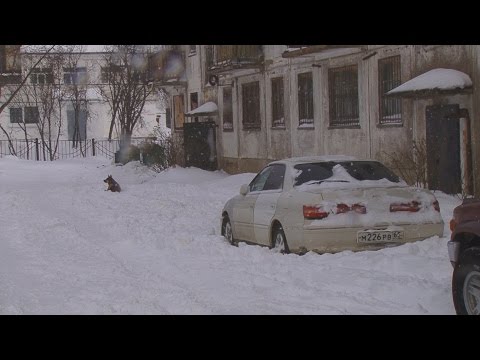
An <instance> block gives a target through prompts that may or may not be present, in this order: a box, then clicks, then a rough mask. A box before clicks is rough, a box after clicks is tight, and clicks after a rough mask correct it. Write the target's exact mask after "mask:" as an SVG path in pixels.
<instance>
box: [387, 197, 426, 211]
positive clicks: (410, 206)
mask: <svg viewBox="0 0 480 360" xmlns="http://www.w3.org/2000/svg"><path fill="white" fill-rule="evenodd" d="M419 210H420V203H419V202H418V201H415V200H414V201H410V202H409V203H393V204H390V212H396V211H410V212H417V211H419Z"/></svg>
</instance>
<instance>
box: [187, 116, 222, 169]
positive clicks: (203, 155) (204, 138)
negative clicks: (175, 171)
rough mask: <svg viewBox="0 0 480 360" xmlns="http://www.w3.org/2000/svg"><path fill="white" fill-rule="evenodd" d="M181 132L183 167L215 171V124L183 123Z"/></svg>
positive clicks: (211, 122)
mask: <svg viewBox="0 0 480 360" xmlns="http://www.w3.org/2000/svg"><path fill="white" fill-rule="evenodd" d="M183 131H184V149H185V166H194V167H197V168H200V169H204V170H217V152H216V124H215V122H213V121H209V122H193V123H185V124H184V128H183Z"/></svg>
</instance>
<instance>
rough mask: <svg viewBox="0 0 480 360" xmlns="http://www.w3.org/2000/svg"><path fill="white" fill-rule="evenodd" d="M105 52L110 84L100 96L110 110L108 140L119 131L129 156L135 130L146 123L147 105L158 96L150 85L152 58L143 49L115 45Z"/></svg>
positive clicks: (105, 63)
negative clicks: (148, 77) (140, 124)
mask: <svg viewBox="0 0 480 360" xmlns="http://www.w3.org/2000/svg"><path fill="white" fill-rule="evenodd" d="M105 50H106V51H105V57H104V59H103V60H104V65H105V66H104V67H103V70H102V71H103V73H102V76H103V79H104V81H106V84H105V85H101V86H100V93H101V95H102V97H103V99H104V100H105V101H106V102H107V103H108V105H109V107H110V114H111V119H110V130H109V134H108V139H109V140H110V139H111V138H112V133H113V130H114V128H115V127H116V128H117V131H118V132H119V135H120V144H121V145H120V146H121V153H125V151H126V149H128V147H129V146H130V143H131V137H132V133H133V131H134V129H135V127H136V126H137V124H138V123H139V122H141V121H142V111H143V109H144V106H145V103H146V101H147V100H148V99H149V98H150V97H152V96H153V95H158V93H157V92H154V88H153V86H152V85H151V84H149V83H148V82H147V70H148V56H149V54H148V52H147V51H146V50H145V48H144V47H143V46H140V45H113V46H110V47H106V49H105Z"/></svg>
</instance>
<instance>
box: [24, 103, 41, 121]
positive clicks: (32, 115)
mask: <svg viewBox="0 0 480 360" xmlns="http://www.w3.org/2000/svg"><path fill="white" fill-rule="evenodd" d="M24 115H25V124H36V123H38V121H39V119H40V114H39V112H38V107H36V106H25V109H24Z"/></svg>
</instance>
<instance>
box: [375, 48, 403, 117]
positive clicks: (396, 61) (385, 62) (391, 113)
mask: <svg viewBox="0 0 480 360" xmlns="http://www.w3.org/2000/svg"><path fill="white" fill-rule="evenodd" d="M400 83H401V76H400V55H397V56H391V57H388V58H385V59H380V60H378V92H379V96H378V99H379V114H380V124H382V125H384V124H401V123H402V99H400V98H393V97H387V96H385V93H387V92H388V91H390V90H392V89H393V88H396V87H397V86H399V85H400Z"/></svg>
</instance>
